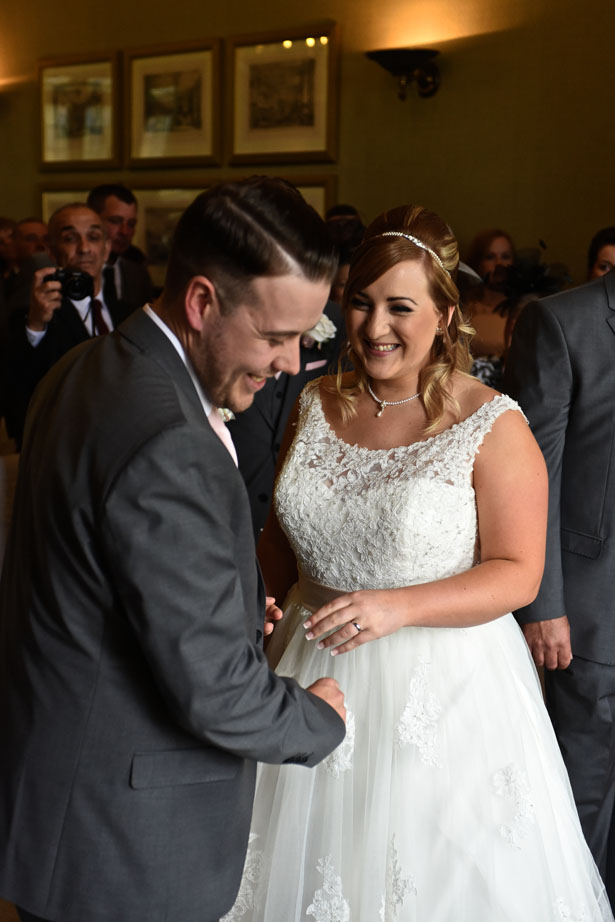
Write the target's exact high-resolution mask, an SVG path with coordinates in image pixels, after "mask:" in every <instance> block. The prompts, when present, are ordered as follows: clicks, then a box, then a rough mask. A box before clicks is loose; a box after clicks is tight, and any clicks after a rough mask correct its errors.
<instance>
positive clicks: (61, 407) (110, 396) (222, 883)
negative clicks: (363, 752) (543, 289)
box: [0, 178, 345, 922]
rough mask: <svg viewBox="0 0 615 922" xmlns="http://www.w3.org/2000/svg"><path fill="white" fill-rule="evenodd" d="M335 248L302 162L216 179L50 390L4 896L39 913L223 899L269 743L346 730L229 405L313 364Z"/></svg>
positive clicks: (28, 524)
mask: <svg viewBox="0 0 615 922" xmlns="http://www.w3.org/2000/svg"><path fill="white" fill-rule="evenodd" d="M333 263H334V260H333V259H332V255H331V253H330V250H329V244H328V240H327V238H326V236H325V234H324V226H323V225H322V223H321V221H320V219H319V218H318V216H317V215H316V213H315V212H313V211H312V210H311V209H309V208H308V206H307V205H306V204H305V202H304V201H303V199H302V198H301V197H300V195H299V193H297V192H296V190H294V189H292V188H291V187H289V186H287V184H285V183H282V182H281V181H277V180H273V179H266V178H256V179H253V180H246V181H244V182H242V183H234V184H228V185H226V186H221V187H217V188H214V189H210V190H209V191H208V192H206V193H203V194H202V195H200V196H199V197H198V198H197V199H196V200H195V202H194V203H193V204H192V205H191V206H190V207H189V208H188V209H187V210H186V212H185V213H184V215H183V217H182V218H181V219H180V222H179V224H178V227H177V231H176V235H175V241H174V244H173V247H172V252H171V257H170V261H169V268H168V276H167V286H166V288H165V292H164V294H163V295H162V296H161V298H160V299H159V300H158V301H156V302H155V304H154V305H153V307H149V306H148V307H146V308H144V309H143V310H139V311H136V312H134V313H133V314H132V315H131V316H130V317H129V319H128V320H127V321H126V322H125V323H124V324H122V326H121V327H120V328H119V329H118V330H116V331H115V332H113V333H112V334H110V335H109V336H104V337H99V338H97V339H93V340H90V341H88V342H86V343H84V344H83V345H82V346H80V347H78V348H76V349H73V350H72V351H71V352H70V353H69V354H68V355H66V356H65V357H64V358H63V359H62V360H61V361H60V362H58V363H57V364H56V365H55V367H54V368H53V369H52V371H51V372H50V373H49V375H47V377H46V378H45V380H44V382H43V383H42V384H41V386H40V387H39V388H38V389H37V391H36V393H35V395H34V398H33V401H32V406H31V409H30V412H29V414H28V422H27V425H26V432H25V438H24V446H23V452H22V456H21V465H20V476H19V482H18V487H17V497H16V505H15V514H14V517H13V526H12V531H11V535H10V538H9V545H8V549H7V556H6V558H5V566H4V570H3V576H2V583H1V584H0V749H1V751H2V758H1V759H0V842H1V846H0V895H1V896H2V897H3V898H5V899H8V900H10V901H12V902H15V903H16V904H17V905H18V906H19V907H21V908H20V914H21V917H22V919H24V920H32V919H37V920H40V919H41V918H43V919H50V920H54V922H111V920H114V922H115V920H117V922H120V920H122V922H124V920H130V922H212V920H217V919H219V917H220V916H221V915H223V914H224V913H225V912H227V911H228V909H229V908H230V906H231V904H232V903H233V900H234V898H235V895H236V893H237V889H238V887H239V882H240V878H241V872H242V867H243V861H244V856H245V851H246V846H247V839H248V831H249V825H250V816H251V809H252V798H253V792H254V777H255V769H256V760H262V761H268V762H274V763H282V762H294V763H298V764H302V765H306V766H312V765H314V764H315V763H317V762H318V761H319V760H320V759H322V758H324V757H325V756H326V755H327V754H328V753H329V752H330V751H331V750H332V749H333V748H334V747H335V746H337V745H338V744H339V742H340V741H341V739H342V738H343V735H344V722H343V719H341V718H342V717H343V715H344V713H345V712H344V708H343V699H342V695H341V692H340V691H339V689H338V688H337V683H335V682H334V681H333V680H332V679H326V678H325V679H320V680H319V681H317V682H315V683H314V684H313V685H312V686H311V687H310V689H309V690H304V689H302V688H300V687H299V686H298V685H297V684H296V682H294V681H293V680H292V679H288V678H282V677H278V676H276V675H275V674H274V673H272V672H271V671H270V670H269V668H268V666H267V663H266V660H265V658H264V655H263V652H262V636H263V619H264V616H265V596H264V589H263V584H262V580H261V578H260V572H259V569H258V566H257V563H256V558H255V554H254V542H253V539H252V532H251V527H250V511H249V506H248V502H247V497H246V493H245V487H244V484H243V481H242V478H241V475H240V474H239V472H238V470H237V468H236V466H235V464H234V462H233V460H232V458H231V454H230V451H229V450H227V444H228V442H230V439H229V438H228V434H227V433H226V432H225V431H220V430H221V429H222V430H223V424H222V423H221V417H220V415H219V414H218V411H217V409H216V407H228V408H230V409H231V410H233V411H234V412H240V411H241V410H244V409H246V408H247V407H248V406H249V405H250V404H251V402H252V400H253V398H254V394H255V393H257V392H258V390H259V389H261V388H262V387H263V384H264V382H265V380H266V379H267V377H269V376H271V375H274V374H276V373H277V372H278V371H282V372H286V373H294V372H296V371H297V370H298V364H299V338H300V335H301V332H302V331H303V330H304V329H306V328H309V327H310V326H311V325H312V324H314V323H315V322H316V320H317V319H318V317H319V316H320V314H321V312H322V308H323V305H324V303H325V300H326V296H327V292H328V288H329V282H330V278H331V275H332V272H333V268H334V265H333ZM33 913H34V914H35V915H34V916H33V915H32V914H33Z"/></svg>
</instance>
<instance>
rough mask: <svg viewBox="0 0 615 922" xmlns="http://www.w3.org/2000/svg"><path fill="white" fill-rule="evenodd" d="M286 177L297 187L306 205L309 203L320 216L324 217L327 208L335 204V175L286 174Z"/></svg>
mask: <svg viewBox="0 0 615 922" xmlns="http://www.w3.org/2000/svg"><path fill="white" fill-rule="evenodd" d="M286 179H288V181H289V182H292V184H293V185H294V186H296V187H297V189H298V190H299V192H300V193H301V195H302V196H303V198H304V199H305V200H306V202H307V203H308V205H311V206H312V208H313V209H314V210H315V211H317V212H318V214H319V215H320V217H321V218H324V216H325V213H326V211H327V209H328V208H331V206H332V205H334V204H335V201H336V192H337V177H336V176H293V177H288V176H287V177H286Z"/></svg>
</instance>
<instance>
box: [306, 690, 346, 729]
mask: <svg viewBox="0 0 615 922" xmlns="http://www.w3.org/2000/svg"><path fill="white" fill-rule="evenodd" d="M306 691H309V692H311V693H312V694H313V695H316V697H317V698H322V700H323V701H326V702H327V704H328V705H330V706H331V707H332V708H333V710H334V711H335V712H336V713H337V714H339V716H340V717H341V718H342V720H343V721H344V723H346V708H345V706H344V692H343V691H342V690H341V689H340V687H339V685H338V684H337V682H336V680H335V679H318V680H317V681H316V682H314V683H313V684H312V685H310V686H309V688H307V689H306Z"/></svg>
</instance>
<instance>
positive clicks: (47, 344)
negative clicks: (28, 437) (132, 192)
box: [3, 202, 131, 445]
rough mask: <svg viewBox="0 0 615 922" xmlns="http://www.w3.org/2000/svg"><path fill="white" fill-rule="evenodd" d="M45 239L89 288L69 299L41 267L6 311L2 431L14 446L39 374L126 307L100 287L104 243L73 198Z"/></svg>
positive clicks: (92, 216) (95, 219)
mask: <svg viewBox="0 0 615 922" xmlns="http://www.w3.org/2000/svg"><path fill="white" fill-rule="evenodd" d="M49 239H50V247H51V253H52V256H53V258H54V259H55V260H56V262H57V266H59V267H61V268H63V269H69V270H77V271H79V272H83V273H87V275H89V276H91V278H92V280H93V293H92V294H86V295H85V296H84V297H78V296H77V297H75V296H73V298H72V299H71V298H70V297H69V296H68V294H67V293H65V292H64V291H63V288H62V284H61V282H60V281H57V280H53V279H51V276H53V274H54V268H55V267H49V266H44V267H43V268H41V269H38V270H37V271H36V272H35V273H34V277H33V282H32V288H31V294H30V305H29V309H28V310H27V311H16V312H15V313H14V314H12V315H11V318H10V320H9V333H8V339H7V347H6V350H5V353H6V354H5V358H4V362H3V366H4V367H3V376H4V382H5V384H4V391H5V413H6V423H7V430H8V432H9V435H11V436H12V437H13V438H14V439H16V441H17V444H18V445H21V439H22V435H23V427H24V420H25V416H26V411H27V408H28V404H29V402H30V398H31V396H32V394H33V392H34V388H35V387H36V385H37V384H38V382H39V381H40V380H41V378H42V377H43V376H44V375H45V374H46V373H47V372H48V371H49V369H50V368H51V367H52V366H53V365H54V364H55V363H56V362H57V361H58V359H60V358H61V357H62V356H63V355H64V354H65V353H66V352H68V350H69V349H72V348H73V346H77V345H78V344H79V343H82V342H84V341H85V340H87V339H89V338H90V337H92V336H98V335H99V334H101V333H106V332H108V331H109V330H112V329H113V328H114V327H115V326H117V325H118V324H119V323H121V321H122V320H124V319H125V318H126V317H127V316H128V314H129V313H130V310H131V308H130V307H129V306H128V305H127V304H125V303H124V302H122V301H115V300H112V299H107V298H105V295H104V293H103V291H102V268H103V266H104V264H105V260H106V258H107V254H108V252H109V245H110V244H109V241H108V239H107V236H106V233H105V229H104V227H103V225H102V222H101V220H100V218H99V216H98V215H97V214H96V213H95V212H93V211H92V210H91V209H90V208H88V207H87V206H86V205H84V204H82V203H79V202H76V203H73V204H71V205H66V206H64V207H63V208H60V209H59V210H58V211H56V212H55V214H53V215H52V216H51V219H50V222H49ZM50 261H52V260H50Z"/></svg>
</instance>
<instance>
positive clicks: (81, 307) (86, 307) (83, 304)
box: [71, 289, 108, 323]
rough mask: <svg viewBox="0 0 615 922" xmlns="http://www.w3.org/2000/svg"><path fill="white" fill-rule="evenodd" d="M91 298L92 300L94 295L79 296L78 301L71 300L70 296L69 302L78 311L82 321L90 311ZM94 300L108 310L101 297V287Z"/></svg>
mask: <svg viewBox="0 0 615 922" xmlns="http://www.w3.org/2000/svg"><path fill="white" fill-rule="evenodd" d="M92 300H94V295H92V297H89V296H88V297H87V298H81V300H80V301H73V300H72V298H71V304H73V305H74V306H75V308H76V310H77V311H78V312H79V316H80V317H81V319H82V320H83V322H84V323H85V321H86V320H87V318H88V314H89V313H90V301H92ZM96 300H97V301H100V304H101V307H103V308H105V309H107V310H108V308H107V305H106V304H105V299H104V298H103V293H102V289H101V290H100V291H99V293H98V294H97V295H96Z"/></svg>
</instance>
